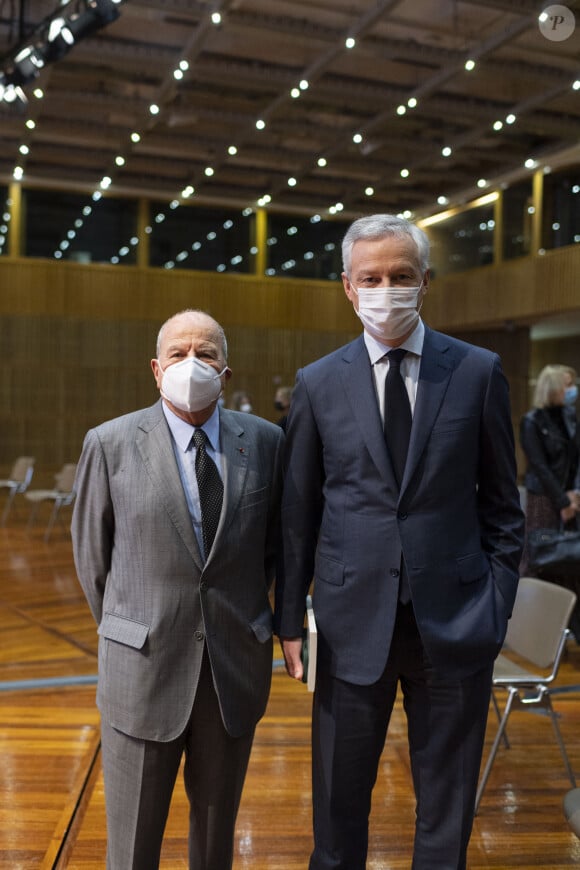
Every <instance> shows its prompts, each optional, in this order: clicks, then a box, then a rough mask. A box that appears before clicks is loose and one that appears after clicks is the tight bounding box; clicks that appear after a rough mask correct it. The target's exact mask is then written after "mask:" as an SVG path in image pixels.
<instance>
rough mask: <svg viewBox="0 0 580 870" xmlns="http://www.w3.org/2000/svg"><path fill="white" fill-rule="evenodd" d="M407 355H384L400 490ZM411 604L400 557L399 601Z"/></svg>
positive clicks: (407, 416)
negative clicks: (402, 369) (402, 363)
mask: <svg viewBox="0 0 580 870" xmlns="http://www.w3.org/2000/svg"><path fill="white" fill-rule="evenodd" d="M406 353H407V351H406V350H403V348H400V347H398V348H396V349H395V350H391V351H389V353H388V354H387V359H388V360H389V370H388V372H387V377H386V380H385V423H384V431H385V440H386V442H387V447H388V450H389V454H390V457H391V462H392V464H393V471H394V472H395V477H396V478H397V483H398V485H399V488H400V486H401V481H402V479H403V474H404V471H405V463H406V461H407V451H408V449H409V438H410V437H411V423H412V421H413V418H412V415H411V404H410V402H409V394H408V393H407V387H406V386H405V382H404V380H403V377H402V375H401V361H402V359H403V357H404V356H405V354H406ZM410 600H411V590H410V587H409V578H408V576H407V569H406V567H405V560H404V559H403V557H401V566H400V574H399V601H400V602H401V603H402V604H408V603H409V601H410Z"/></svg>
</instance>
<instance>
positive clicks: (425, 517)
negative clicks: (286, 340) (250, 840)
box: [276, 215, 523, 870]
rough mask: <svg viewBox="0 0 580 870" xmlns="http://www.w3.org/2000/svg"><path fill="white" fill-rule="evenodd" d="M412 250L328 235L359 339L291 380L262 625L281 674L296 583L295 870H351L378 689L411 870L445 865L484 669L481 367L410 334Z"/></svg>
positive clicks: (499, 530) (504, 470)
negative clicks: (305, 756) (410, 819)
mask: <svg viewBox="0 0 580 870" xmlns="http://www.w3.org/2000/svg"><path fill="white" fill-rule="evenodd" d="M428 254H429V244H428V240H427V238H426V236H425V234H424V233H423V232H422V231H421V230H420V229H419V228H418V227H416V226H415V225H413V224H410V223H409V222H407V221H406V220H403V219H401V218H398V217H395V216H391V215H374V216H370V217H365V218H361V219H359V220H358V221H355V223H354V224H353V225H352V226H351V227H350V229H349V230H348V232H347V234H346V236H345V238H344V241H343V263H344V273H343V276H342V277H343V284H344V289H345V292H346V295H347V297H348V299H349V300H350V302H351V303H352V304H353V306H354V309H355V311H356V312H357V314H358V315H359V317H360V319H361V321H362V324H363V327H364V333H363V335H361V336H360V337H359V338H357V339H356V340H355V341H353V342H351V344H348V345H346V347H343V348H341V349H340V350H337V351H335V352H334V353H332V354H330V355H329V356H327V357H325V358H323V359H321V360H318V361H317V362H315V363H312V364H311V365H309V366H306V368H304V369H303V370H302V371H300V372H299V373H298V376H297V382H296V388H295V390H294V393H293V397H292V405H291V407H290V416H289V419H288V428H287V439H288V440H287V471H286V479H285V485H284V497H283V505H282V527H283V532H284V534H283V538H284V563H285V566H284V567H285V574H284V576H277V578H276V590H277V608H276V609H277V629H278V633H279V635H280V637H281V639H282V645H283V649H284V655H285V658H286V663H287V668H288V671H289V673H290V674H291V676H293V677H296V678H300V677H301V676H302V663H301V660H300V650H301V637H300V635H301V632H302V624H303V619H304V607H305V603H304V602H305V597H306V592H307V590H308V588H309V585H310V583H311V580H312V577H314V592H313V602H314V612H315V614H316V617H317V620H318V669H317V676H316V691H315V696H314V717H313V789H314V794H313V807H314V841H315V842H314V852H313V854H312V857H311V860H310V870H363V868H364V867H365V866H366V856H367V843H368V820H369V813H370V807H371V793H372V789H373V785H374V782H375V779H376V776H377V771H378V765H379V759H380V756H381V752H382V749H383V745H384V742H385V736H386V733H387V727H388V723H389V718H390V715H391V711H392V709H393V704H394V701H395V697H396V693H397V688H398V686H399V685H400V687H401V689H402V693H403V701H404V706H405V711H406V713H407V720H408V737H409V749H410V761H411V772H412V776H413V784H414V786H415V793H416V798H417V820H416V828H415V832H416V833H415V847H414V857H413V870H463V868H464V867H465V862H466V851H467V844H468V842H469V836H470V833H471V826H472V821H473V812H474V803H475V794H476V788H477V778H478V771H479V765H480V760H481V752H482V746H483V739H484V733H485V725H486V719H487V712H488V707H489V699H490V688H491V676H492V668H493V661H494V658H495V656H496V655H497V653H498V651H499V649H500V647H501V645H502V641H503V639H504V635H505V632H506V627H507V620H508V618H509V615H510V613H511V609H512V605H513V602H514V598H515V594H516V588H517V582H518V563H519V559H520V554H521V547H522V535H523V516H522V512H521V510H520V506H519V498H518V490H517V486H516V467H515V458H514V440H513V433H512V425H511V418H510V406H509V399H508V388H507V382H506V379H505V377H504V375H503V373H502V369H501V364H500V360H499V358H498V357H497V355H496V354H494V353H491V352H490V351H487V350H483V349H482V348H478V347H474V346H473V345H469V344H466V343H464V342H461V341H458V340H456V339H454V338H451V337H449V336H446V335H442V334H441V333H438V332H435V331H434V330H431V329H429V328H428V327H427V326H426V325H425V324H424V323H423V321H422V320H421V318H420V316H419V310H420V308H421V302H422V299H423V295H424V293H425V291H426V290H427V287H428V284H429V261H428Z"/></svg>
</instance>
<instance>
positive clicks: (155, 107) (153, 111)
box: [149, 103, 159, 115]
mask: <svg viewBox="0 0 580 870" xmlns="http://www.w3.org/2000/svg"><path fill="white" fill-rule="evenodd" d="M149 111H150V112H151V114H152V115H158V114H159V106H158V105H157V103H151V105H150V106H149Z"/></svg>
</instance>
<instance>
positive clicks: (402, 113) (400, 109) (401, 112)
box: [397, 103, 407, 115]
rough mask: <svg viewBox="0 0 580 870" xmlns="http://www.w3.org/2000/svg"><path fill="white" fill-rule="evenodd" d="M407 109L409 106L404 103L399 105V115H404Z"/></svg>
mask: <svg viewBox="0 0 580 870" xmlns="http://www.w3.org/2000/svg"><path fill="white" fill-rule="evenodd" d="M406 111H407V107H406V106H403V104H402V103H401V105H400V106H397V115H404V114H405V113H406Z"/></svg>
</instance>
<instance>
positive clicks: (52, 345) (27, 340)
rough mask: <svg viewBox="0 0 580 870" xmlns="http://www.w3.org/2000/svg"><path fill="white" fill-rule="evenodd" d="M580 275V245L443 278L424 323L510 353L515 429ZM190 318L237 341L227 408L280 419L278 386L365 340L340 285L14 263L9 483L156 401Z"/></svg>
mask: <svg viewBox="0 0 580 870" xmlns="http://www.w3.org/2000/svg"><path fill="white" fill-rule="evenodd" d="M579 273H580V246H576V247H573V248H566V249H562V250H560V251H551V252H548V253H547V254H546V255H545V256H543V257H537V258H526V259H522V260H517V261H513V262H510V263H506V264H503V265H501V266H497V267H493V266H489V267H485V268H481V269H477V270H474V271H472V272H469V273H466V274H463V275H452V276H448V277H444V278H438V279H437V280H436V281H434V282H433V285H432V288H431V290H430V293H429V294H428V296H427V298H426V300H425V305H424V310H423V314H424V317H425V319H426V321H427V322H428V323H429V324H430V325H432V326H434V327H435V328H438V329H442V330H444V331H448V332H450V333H452V334H457V335H469V336H471V337H472V339H473V340H474V341H475V340H476V341H477V343H480V344H483V345H486V346H490V347H495V349H498V350H499V351H500V353H502V357H503V358H504V365H505V368H506V373H507V374H508V378H509V380H510V384H511V388H512V401H513V405H514V419H516V418H517V417H519V415H520V413H523V411H524V410H525V409H526V405H527V378H528V369H527V366H528V355H529V348H528V347H527V342H528V339H527V326H528V325H529V324H530V323H532V322H533V321H534V319H537V318H538V317H540V316H546V315H548V314H555V313H558V312H561V311H567V310H571V309H574V308H580V294H579V293H578V290H577V281H576V275H577V274H579ZM190 307H193V308H201V309H203V310H206V311H208V312H209V313H211V314H212V315H213V316H214V317H216V318H217V320H219V321H220V322H221V323H222V325H223V326H224V328H225V330H226V334H227V337H228V342H229V347H230V360H229V361H230V364H231V367H232V369H233V372H234V377H233V378H232V380H231V381H230V383H229V385H228V392H227V397H226V398H228V399H229V398H230V396H231V393H232V392H233V391H234V390H236V389H244V390H247V391H248V392H249V393H250V394H251V398H252V402H253V406H254V410H255V411H256V412H257V413H259V414H261V415H263V416H265V417H267V418H268V419H272V420H274V419H276V417H277V413H276V411H275V410H274V408H273V396H274V392H275V389H276V387H277V386H278V385H279V384H290V385H291V384H293V382H294V377H295V372H296V369H297V368H298V367H300V366H302V365H305V364H306V363H308V362H311V361H312V360H314V359H317V358H318V357H320V356H322V355H324V354H325V353H328V352H330V351H331V350H334V349H335V348H337V347H339V346H340V345H341V344H344V343H345V342H346V341H348V340H350V339H351V338H352V337H354V336H355V335H357V334H358V333H359V332H360V322H359V320H358V318H357V317H356V315H355V314H354V312H353V311H352V308H351V306H350V303H349V302H348V301H347V300H346V299H345V296H344V291H343V289H342V286H341V284H340V282H336V283H335V284H331V283H328V282H314V281H299V280H293V279H273V278H269V279H262V280H261V279H259V278H257V277H256V276H253V275H217V274H214V273H203V272H189V271H185V270H183V271H181V270H180V271H171V272H167V271H165V270H162V269H140V268H135V267H123V266H118V267H113V266H104V265H96V264H87V265H85V264H77V263H57V262H52V261H44V260H32V259H14V258H10V257H3V258H1V259H0V359H1V362H2V365H1V367H0V473H2V474H4V473H5V472H6V471H7V470H8V468H9V467H10V465H11V464H12V461H13V459H14V457H15V456H17V455H19V454H21V453H28V452H30V453H33V454H34V455H36V457H37V466H38V470H37V477H36V478H35V482H36V481H38V482H40V480H41V479H42V475H44V479H47V481H48V483H51V481H52V475H53V474H54V472H55V471H56V470H57V469H58V468H59V467H60V465H62V464H63V463H64V462H70V461H74V460H75V459H76V458H77V456H78V453H79V451H80V448H81V445H82V439H83V436H84V434H85V432H86V430H87V429H88V428H89V427H90V426H92V425H95V424H96V423H99V422H101V421H102V420H105V419H109V418H111V417H114V416H117V415H119V414H123V413H126V412H128V411H131V410H134V409H135V408H139V407H143V406H145V405H148V404H151V403H152V402H153V401H155V399H156V397H157V391H156V388H155V384H154V381H153V377H152V374H151V371H150V365H149V362H150V360H151V358H152V357H153V356H154V355H155V341H156V337H157V332H158V329H159V326H160V325H161V323H162V322H163V321H164V320H165V319H166V318H167V317H169V316H171V315H172V314H174V313H175V312H176V311H179V310H182V309H183V308H190ZM514 330H515V332H514ZM520 330H521V331H520ZM516 338H517V341H516ZM516 347H517V348H518V350H517V353H515V355H514V353H513V351H514V348H516ZM562 361H566V360H562ZM524 394H525V399H524V398H523V396H524ZM38 485H40V483H38Z"/></svg>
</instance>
